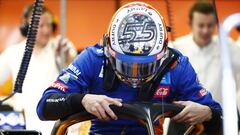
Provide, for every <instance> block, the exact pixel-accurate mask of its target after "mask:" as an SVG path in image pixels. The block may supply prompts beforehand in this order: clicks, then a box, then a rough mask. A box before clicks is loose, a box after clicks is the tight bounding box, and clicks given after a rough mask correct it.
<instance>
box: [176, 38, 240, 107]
mask: <svg viewBox="0 0 240 135" xmlns="http://www.w3.org/2000/svg"><path fill="white" fill-rule="evenodd" d="M173 46H174V48H175V49H177V50H179V51H180V52H181V53H182V54H183V55H185V56H187V57H188V58H189V61H190V62H191V64H192V66H193V68H194V69H195V70H196V73H197V74H198V78H199V81H200V82H201V83H202V84H204V86H205V87H206V88H207V90H209V91H210V92H211V94H212V95H213V98H214V99H215V100H216V101H217V102H219V103H221V102H222V95H221V85H222V83H221V81H222V79H221V78H222V74H221V67H222V66H221V45H220V43H219V39H218V38H217V36H213V37H212V41H211V42H210V43H209V44H208V45H206V46H205V47H202V48H200V47H199V46H198V45H197V44H196V42H195V41H194V40H193V35H192V34H188V35H186V36H183V37H179V38H177V39H176V41H175V42H174V43H173ZM229 50H230V56H231V62H232V67H233V72H234V76H235V79H236V82H237V87H238V89H239V86H238V85H239V82H240V63H239V58H240V48H239V47H238V46H237V45H235V44H234V43H233V42H232V41H231V40H230V39H229Z"/></svg>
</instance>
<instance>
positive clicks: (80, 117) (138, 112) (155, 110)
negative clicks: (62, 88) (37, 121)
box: [51, 102, 184, 135]
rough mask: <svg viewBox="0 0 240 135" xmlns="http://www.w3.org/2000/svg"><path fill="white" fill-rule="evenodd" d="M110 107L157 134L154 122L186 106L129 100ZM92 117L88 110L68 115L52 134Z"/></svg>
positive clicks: (54, 128) (120, 115) (117, 113)
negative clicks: (120, 104)
mask: <svg viewBox="0 0 240 135" xmlns="http://www.w3.org/2000/svg"><path fill="white" fill-rule="evenodd" d="M110 108H111V109H112V110H113V112H114V113H115V114H116V115H117V116H118V117H119V118H127V119H133V120H137V121H138V122H139V123H141V124H143V125H144V126H145V127H146V128H147V131H148V135H155V133H154V128H153V123H154V122H155V121H156V120H158V119H159V118H160V117H162V116H164V117H172V116H174V115H176V114H177V113H179V112H181V111H182V109H183V108H184V106H179V105H174V104H167V103H152V102H127V103H123V105H122V107H118V106H115V105H110ZM92 119H96V116H94V115H92V114H90V113H88V112H87V111H82V112H79V113H76V114H73V115H71V116H67V117H65V118H62V119H60V120H58V121H57V122H56V123H55V125H54V127H53V129H52V132H51V135H64V134H65V133H66V131H67V128H68V127H69V126H71V125H74V124H76V123H79V122H82V121H87V120H92Z"/></svg>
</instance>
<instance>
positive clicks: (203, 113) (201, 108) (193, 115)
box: [172, 101, 212, 125]
mask: <svg viewBox="0 0 240 135" xmlns="http://www.w3.org/2000/svg"><path fill="white" fill-rule="evenodd" d="M173 103H175V104H177V105H183V106H185V108H184V109H183V110H182V111H181V112H180V113H179V114H177V115H176V116H174V117H173V118H172V120H173V121H175V122H179V123H186V124H189V125H195V124H199V123H202V122H204V121H209V120H211V119H212V111H211V109H210V108H209V107H208V106H205V105H201V104H198V103H195V102H192V101H175V102H173Z"/></svg>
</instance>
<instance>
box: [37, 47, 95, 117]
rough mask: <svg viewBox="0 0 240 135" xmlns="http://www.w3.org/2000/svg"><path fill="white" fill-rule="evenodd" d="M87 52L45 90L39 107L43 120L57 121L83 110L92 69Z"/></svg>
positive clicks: (38, 110) (79, 56) (78, 57)
mask: <svg viewBox="0 0 240 135" xmlns="http://www.w3.org/2000/svg"><path fill="white" fill-rule="evenodd" d="M88 61H89V56H88V52H87V50H85V51H83V52H82V53H81V54H80V55H78V56H77V58H76V59H75V60H74V61H73V62H72V63H71V64H70V65H69V66H68V68H67V69H66V70H63V71H62V73H61V74H60V75H59V76H58V78H57V80H56V81H55V82H53V84H52V85H51V86H50V87H49V88H47V89H46V90H45V92H44V93H43V96H42V98H41V100H40V101H39V103H38V106H37V113H38V116H39V118H40V119H41V120H56V119H59V118H62V117H65V116H67V115H70V114H72V113H75V112H78V111H80V110H83V109H84V107H83V105H82V104H81V101H82V99H83V97H84V96H85V94H86V93H87V91H88V88H89V86H90V82H91V81H90V79H91V76H92V74H91V72H90V71H91V70H88V72H86V70H87V69H91V67H90V63H89V62H88Z"/></svg>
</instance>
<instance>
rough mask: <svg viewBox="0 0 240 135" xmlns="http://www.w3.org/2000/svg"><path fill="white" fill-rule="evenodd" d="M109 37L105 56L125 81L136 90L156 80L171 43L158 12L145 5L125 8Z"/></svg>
mask: <svg viewBox="0 0 240 135" xmlns="http://www.w3.org/2000/svg"><path fill="white" fill-rule="evenodd" d="M108 36H109V40H108V41H109V42H108V44H107V46H106V49H105V55H106V56H107V58H108V59H109V61H110V63H111V66H112V68H113V70H114V71H115V73H116V75H117V77H118V78H119V79H120V80H121V81H123V82H125V83H127V84H129V85H131V86H132V87H134V88H136V87H140V86H141V85H142V84H143V83H145V82H148V81H150V80H151V79H152V78H153V77H154V75H155V74H156V73H157V71H158V70H159V68H160V66H161V61H162V58H163V57H164V55H165V53H166V48H167V41H168V40H167V39H168V38H167V30H166V24H165V22H164V20H163V18H162V16H161V15H160V13H159V12H158V11H157V10H156V9H155V8H153V7H152V6H150V5H148V4H146V3H143V2H132V3H129V4H126V5H124V6H122V7H121V8H120V9H119V10H118V11H117V12H116V13H115V15H114V16H113V18H112V21H111V23H110V26H109V28H108Z"/></svg>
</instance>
